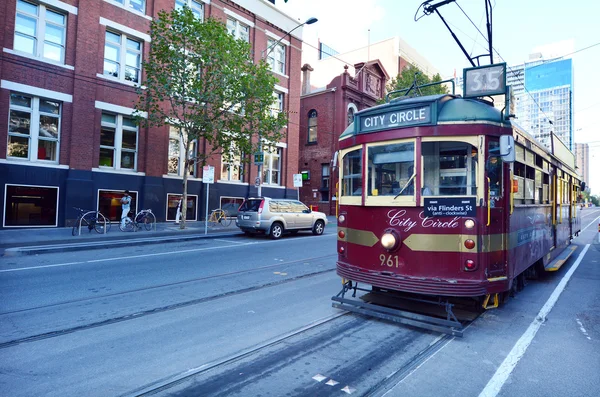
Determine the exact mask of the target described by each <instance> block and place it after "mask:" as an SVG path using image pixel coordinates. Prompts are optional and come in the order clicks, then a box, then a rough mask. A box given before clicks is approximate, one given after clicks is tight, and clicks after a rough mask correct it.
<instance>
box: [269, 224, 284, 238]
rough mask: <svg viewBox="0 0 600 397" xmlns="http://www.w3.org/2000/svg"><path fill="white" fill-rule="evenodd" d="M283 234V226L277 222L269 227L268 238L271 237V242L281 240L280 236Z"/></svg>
mask: <svg viewBox="0 0 600 397" xmlns="http://www.w3.org/2000/svg"><path fill="white" fill-rule="evenodd" d="M282 234H283V225H282V224H281V223H279V222H275V223H274V224H272V225H271V230H270V231H269V236H271V238H272V239H273V240H277V239H279V238H281V235H282Z"/></svg>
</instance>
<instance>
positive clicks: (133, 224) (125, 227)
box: [119, 209, 156, 232]
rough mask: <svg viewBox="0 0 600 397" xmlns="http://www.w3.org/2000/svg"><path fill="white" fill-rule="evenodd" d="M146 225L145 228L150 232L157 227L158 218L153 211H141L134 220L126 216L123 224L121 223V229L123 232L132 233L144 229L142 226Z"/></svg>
mask: <svg viewBox="0 0 600 397" xmlns="http://www.w3.org/2000/svg"><path fill="white" fill-rule="evenodd" d="M142 224H143V225H144V228H145V229H146V230H148V231H150V230H152V229H153V228H155V226H156V216H154V213H153V212H152V210H151V209H148V210H140V212H138V213H137V214H135V216H134V217H133V219H131V218H130V217H129V216H126V217H125V219H123V221H122V222H120V223H119V229H120V230H121V231H122V232H130V231H133V230H139V229H141V228H142V226H141V225H142Z"/></svg>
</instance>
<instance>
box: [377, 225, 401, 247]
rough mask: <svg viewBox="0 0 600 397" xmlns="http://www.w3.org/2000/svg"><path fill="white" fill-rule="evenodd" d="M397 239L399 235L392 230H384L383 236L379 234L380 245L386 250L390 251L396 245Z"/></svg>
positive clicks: (398, 239)
mask: <svg viewBox="0 0 600 397" xmlns="http://www.w3.org/2000/svg"><path fill="white" fill-rule="evenodd" d="M399 241H400V237H399V236H398V234H397V233H396V232H394V231H393V230H386V231H385V233H383V236H381V246H382V247H383V248H385V249H386V250H388V251H392V250H393V249H395V248H396V247H398V243H399Z"/></svg>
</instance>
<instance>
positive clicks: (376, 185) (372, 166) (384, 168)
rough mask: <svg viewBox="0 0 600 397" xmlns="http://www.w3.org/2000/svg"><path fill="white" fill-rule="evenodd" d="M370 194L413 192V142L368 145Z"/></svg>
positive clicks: (406, 193) (403, 194)
mask: <svg viewBox="0 0 600 397" xmlns="http://www.w3.org/2000/svg"><path fill="white" fill-rule="evenodd" d="M368 155H369V168H368V170H369V173H368V177H367V180H368V184H369V185H368V186H369V195H370V196H396V195H401V196H411V195H413V194H414V192H415V188H414V186H415V176H416V175H415V144H414V142H410V143H396V144H391V145H384V146H372V147H369V152H368Z"/></svg>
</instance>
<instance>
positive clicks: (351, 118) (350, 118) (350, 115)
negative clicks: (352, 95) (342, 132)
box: [346, 108, 354, 125]
mask: <svg viewBox="0 0 600 397" xmlns="http://www.w3.org/2000/svg"><path fill="white" fill-rule="evenodd" d="M353 122H354V109H353V108H348V121H347V124H346V125H350V124H352V123H353Z"/></svg>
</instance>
